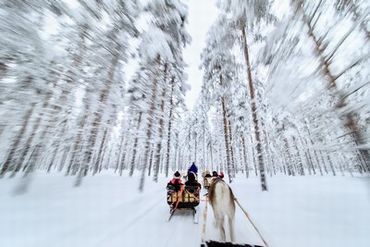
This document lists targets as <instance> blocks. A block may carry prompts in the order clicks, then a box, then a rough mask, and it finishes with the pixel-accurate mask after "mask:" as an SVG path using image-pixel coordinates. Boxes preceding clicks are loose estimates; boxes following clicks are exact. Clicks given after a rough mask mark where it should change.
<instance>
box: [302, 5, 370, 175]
mask: <svg viewBox="0 0 370 247" xmlns="http://www.w3.org/2000/svg"><path fill="white" fill-rule="evenodd" d="M296 6H297V9H298V11H300V12H301V13H302V20H303V22H304V23H305V24H306V26H307V28H308V36H309V37H310V38H311V39H312V41H313V43H314V45H315V51H316V54H317V56H318V59H319V61H320V65H321V66H320V69H321V72H322V73H323V75H324V78H325V79H326V80H327V88H328V90H330V91H332V92H333V94H334V95H336V97H337V99H338V102H337V104H336V105H335V107H334V109H335V110H336V111H337V112H339V114H342V113H341V112H342V111H343V109H345V107H347V106H348V103H347V102H346V98H347V97H346V96H345V94H344V93H342V92H341V91H340V90H339V89H338V87H337V79H338V78H339V77H340V76H341V75H342V74H343V73H344V72H345V71H343V72H342V73H339V74H338V75H337V76H335V75H334V74H333V72H332V71H331V68H330V64H331V63H330V61H329V60H330V58H331V57H332V55H333V54H334V53H335V51H336V50H334V51H333V52H331V53H329V55H325V49H326V47H327V46H325V47H323V45H322V41H321V40H319V39H318V37H317V36H316V35H315V33H314V26H313V25H312V23H311V21H310V18H309V17H308V16H307V15H306V13H305V11H304V9H303V6H302V4H300V3H298V4H296ZM315 14H316V11H315V12H314V13H313V15H312V16H313V17H314V16H315ZM340 44H341V43H340ZM340 44H339V45H340ZM337 48H339V47H337ZM355 115H356V114H355V113H354V112H353V111H345V113H344V114H343V115H342V117H343V119H342V120H343V125H344V127H346V128H347V129H349V130H350V131H351V132H352V133H353V139H354V142H355V144H356V145H365V144H366V141H365V140H366V138H365V137H364V136H363V133H362V131H361V129H360V127H359V125H358V123H357V121H356V120H355ZM359 152H360V154H361V156H362V157H363V159H364V160H365V161H366V166H367V169H368V171H370V152H369V151H368V150H366V149H359Z"/></svg>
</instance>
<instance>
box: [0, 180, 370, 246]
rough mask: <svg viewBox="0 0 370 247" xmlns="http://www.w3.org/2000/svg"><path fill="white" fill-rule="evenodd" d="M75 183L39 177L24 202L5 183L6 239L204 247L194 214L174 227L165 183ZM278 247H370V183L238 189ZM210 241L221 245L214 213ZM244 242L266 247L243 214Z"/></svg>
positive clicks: (9, 242) (0, 194) (1, 193)
mask: <svg viewBox="0 0 370 247" xmlns="http://www.w3.org/2000/svg"><path fill="white" fill-rule="evenodd" d="M73 179H74V178H72V177H63V176H61V175H52V176H50V175H49V176H47V175H42V174H39V175H38V176H37V178H36V179H35V181H33V183H32V185H31V187H30V190H29V192H28V193H27V194H25V195H19V196H12V195H11V192H12V190H14V188H15V186H16V184H17V183H18V182H19V181H18V180H17V179H14V180H8V179H2V180H0V201H1V204H0V217H1V219H2V220H1V224H0V239H1V246H3V247H18V246H22V247H23V246H27V247H32V246H35V247H36V246H37V247H41V246H55V247H62V246H76V247H77V246H78V247H79V246H108V247H109V246H120V247H122V246H145V247H148V246H176V247H181V246H184V247H185V246H199V244H200V241H201V240H200V239H201V226H202V223H203V222H202V220H203V217H202V216H203V214H202V210H203V209H204V202H202V203H201V205H200V207H198V210H200V212H199V213H200V215H199V218H200V221H199V224H194V223H193V218H192V214H191V212H190V211H188V212H186V211H184V212H181V211H180V212H178V213H176V214H175V216H174V217H173V218H172V220H171V221H170V222H167V218H168V216H169V208H168V206H167V204H166V201H165V189H164V188H165V184H166V179H164V178H163V179H160V182H159V183H158V184H155V183H153V182H151V181H147V184H146V189H145V191H144V192H143V193H139V192H138V191H137V185H138V179H137V178H132V179H129V178H126V176H125V178H123V177H118V176H116V175H111V174H104V175H98V176H95V177H89V178H86V179H85V181H84V183H83V185H82V187H79V188H73V187H72V184H73ZM232 187H233V189H234V192H235V194H236V196H237V197H238V200H239V201H240V202H241V203H242V204H243V206H245V207H246V209H247V210H248V211H249V213H250V215H251V216H252V218H253V219H254V220H255V221H256V223H257V225H258V227H259V228H260V230H261V231H262V234H263V235H264V237H265V238H266V240H267V241H268V242H269V244H270V246H271V247H287V246H292V247H293V246H295V247H296V246H315V247H318V246H336V247H340V246H343V247H344V246H346V247H347V246H356V247H365V246H366V247H367V246H369V243H370V235H369V234H368V232H369V231H370V226H369V224H368V222H370V212H369V211H368V209H369V208H370V191H369V188H370V180H369V178H351V177H297V178H291V177H290V178H289V177H275V178H272V179H270V192H267V193H262V192H260V189H259V184H258V179H255V178H252V179H249V180H245V179H244V178H242V177H241V178H239V179H238V180H237V181H235V183H234V184H233V185H232ZM206 237H207V239H217V232H216V231H215V229H214V226H213V215H212V209H211V208H210V207H208V218H207V234H206ZM236 238H237V241H238V242H242V243H250V244H261V242H260V240H259V239H258V236H257V234H256V233H255V232H254V231H253V229H252V227H251V226H250V225H249V224H248V222H247V220H246V218H245V216H244V215H243V214H242V213H241V211H240V210H239V209H237V213H236Z"/></svg>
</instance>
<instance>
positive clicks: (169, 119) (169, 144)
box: [165, 77, 175, 177]
mask: <svg viewBox="0 0 370 247" xmlns="http://www.w3.org/2000/svg"><path fill="white" fill-rule="evenodd" d="M174 88H175V77H172V79H171V94H170V113H169V116H168V127H167V151H166V160H165V173H166V177H168V170H169V167H170V151H171V136H172V135H171V129H172V115H173V107H174V106H173V91H174Z"/></svg>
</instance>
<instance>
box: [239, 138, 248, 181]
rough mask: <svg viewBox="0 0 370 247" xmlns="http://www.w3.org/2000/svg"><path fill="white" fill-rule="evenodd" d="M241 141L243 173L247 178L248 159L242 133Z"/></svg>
mask: <svg viewBox="0 0 370 247" xmlns="http://www.w3.org/2000/svg"><path fill="white" fill-rule="evenodd" d="M240 138H241V141H242V148H243V160H244V167H245V175H246V176H247V178H248V177H249V167H248V159H247V150H246V147H245V139H244V133H241V136H240Z"/></svg>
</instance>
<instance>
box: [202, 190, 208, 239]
mask: <svg viewBox="0 0 370 247" xmlns="http://www.w3.org/2000/svg"><path fill="white" fill-rule="evenodd" d="M207 199H208V196H206V200H205V201H206V206H205V207H204V212H203V225H202V235H201V241H202V243H204V241H205V237H206V224H207V209H208V207H207V206H208V200H207Z"/></svg>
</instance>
